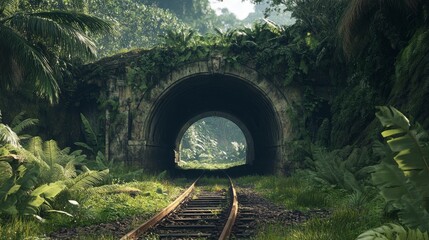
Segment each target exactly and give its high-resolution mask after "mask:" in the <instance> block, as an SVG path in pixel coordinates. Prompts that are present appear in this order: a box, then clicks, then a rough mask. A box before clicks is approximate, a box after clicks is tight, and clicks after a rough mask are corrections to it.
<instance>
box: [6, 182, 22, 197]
mask: <svg viewBox="0 0 429 240" xmlns="http://www.w3.org/2000/svg"><path fill="white" fill-rule="evenodd" d="M20 188H21V185H18V184H16V185H14V186H13V187H11V188H10V189H9V191H7V193H6V195H12V194H14V193H16V192H18V190H19V189H20Z"/></svg>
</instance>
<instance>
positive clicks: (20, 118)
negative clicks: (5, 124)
mask: <svg viewBox="0 0 429 240" xmlns="http://www.w3.org/2000/svg"><path fill="white" fill-rule="evenodd" d="M24 115H25V112H20V113H19V114H18V115H16V116H15V117H14V118H13V120H12V122H11V124H10V125H11V127H12V130H13V131H14V132H15V133H16V134H17V135H19V138H20V139H21V140H22V139H28V138H31V136H30V135H21V134H22V132H23V131H24V130H25V129H27V128H29V127H32V126H34V125H37V124H38V123H39V120H38V119H35V118H26V119H24Z"/></svg>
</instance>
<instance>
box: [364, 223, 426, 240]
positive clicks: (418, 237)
mask: <svg viewBox="0 0 429 240" xmlns="http://www.w3.org/2000/svg"><path fill="white" fill-rule="evenodd" d="M356 240H429V234H428V233H427V232H421V231H420V230H418V229H406V228H404V227H403V226H401V225H397V224H391V223H390V224H386V225H383V226H381V227H378V228H374V229H371V230H368V231H366V232H364V233H362V234H361V235H359V236H358V237H357V239H356Z"/></svg>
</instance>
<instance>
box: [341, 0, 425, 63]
mask: <svg viewBox="0 0 429 240" xmlns="http://www.w3.org/2000/svg"><path fill="white" fill-rule="evenodd" d="M425 2H426V1H425V0H350V3H349V6H348V8H347V10H346V11H345V12H344V14H343V18H342V20H341V22H340V26H339V33H340V35H341V38H342V44H343V49H344V52H345V53H346V55H348V56H350V54H351V53H352V52H353V51H354V49H355V48H356V46H357V45H358V44H359V45H363V44H364V43H365V42H368V41H366V39H365V36H366V35H367V32H368V30H369V27H370V25H371V22H372V21H373V19H374V18H375V17H376V16H377V14H378V15H383V17H384V18H389V19H394V21H390V22H389V24H390V25H392V26H394V27H396V28H402V29H406V30H408V29H410V26H414V25H415V24H416V21H417V18H418V16H419V15H420V14H421V13H422V11H423V5H424V4H427V3H425Z"/></svg>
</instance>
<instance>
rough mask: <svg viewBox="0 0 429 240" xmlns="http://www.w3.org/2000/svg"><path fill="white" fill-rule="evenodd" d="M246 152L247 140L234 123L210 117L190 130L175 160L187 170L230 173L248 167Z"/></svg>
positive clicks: (197, 122) (198, 122)
mask: <svg viewBox="0 0 429 240" xmlns="http://www.w3.org/2000/svg"><path fill="white" fill-rule="evenodd" d="M246 150H247V144H246V138H245V136H244V134H243V132H242V130H241V129H240V128H239V127H238V126H237V125H236V124H235V123H234V122H232V121H230V120H228V119H226V118H223V117H206V118H202V119H200V120H198V121H196V122H195V123H193V124H192V125H191V126H190V127H189V128H188V129H187V130H186V132H185V133H184V135H183V137H182V139H181V141H180V146H179V148H178V151H177V152H176V156H175V158H176V163H177V165H178V166H179V167H180V168H184V169H227V168H231V167H235V166H239V165H244V164H246Z"/></svg>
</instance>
